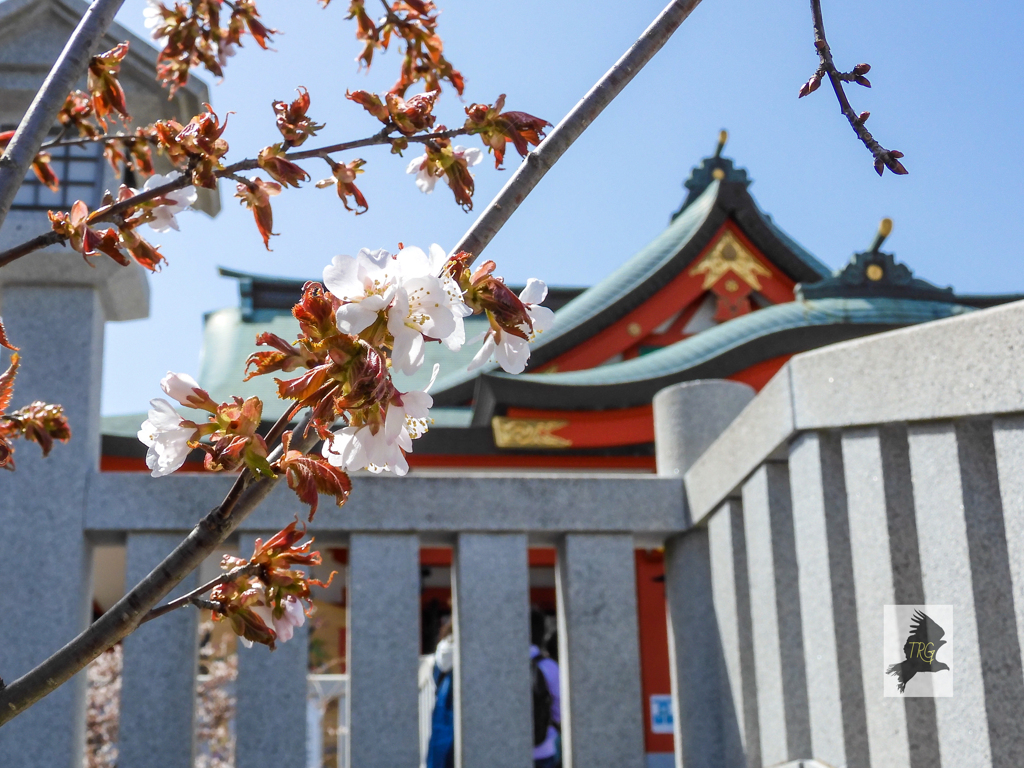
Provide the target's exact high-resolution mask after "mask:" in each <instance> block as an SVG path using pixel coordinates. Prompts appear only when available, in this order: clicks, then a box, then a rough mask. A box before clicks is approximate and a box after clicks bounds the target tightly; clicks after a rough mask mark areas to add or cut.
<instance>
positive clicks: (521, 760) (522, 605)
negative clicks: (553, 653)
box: [452, 533, 533, 768]
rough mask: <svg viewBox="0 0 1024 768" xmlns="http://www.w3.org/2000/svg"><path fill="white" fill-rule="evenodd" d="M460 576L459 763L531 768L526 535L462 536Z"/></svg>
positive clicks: (456, 594) (456, 585) (456, 592)
mask: <svg viewBox="0 0 1024 768" xmlns="http://www.w3.org/2000/svg"><path fill="white" fill-rule="evenodd" d="M454 576H455V578H454V579H453V582H452V596H453V603H454V614H455V615H454V618H455V651H456V657H457V661H456V664H455V744H456V757H455V764H456V765H457V766H459V767H460V768H530V767H531V766H532V765H533V727H532V724H533V716H532V706H533V699H532V693H531V681H530V657H529V646H530V632H529V621H530V616H529V610H530V606H529V600H530V598H529V571H528V564H527V553H526V534H520V533H506V534H490V533H460V534H459V535H458V538H457V540H456V546H455V574H454Z"/></svg>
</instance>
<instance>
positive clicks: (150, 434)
mask: <svg viewBox="0 0 1024 768" xmlns="http://www.w3.org/2000/svg"><path fill="white" fill-rule="evenodd" d="M149 404H150V406H151V407H150V410H149V418H147V419H146V420H145V421H144V422H142V428H141V429H140V430H139V440H141V441H142V442H143V443H145V444H146V445H147V446H148V447H149V450H148V451H147V452H146V466H147V467H149V468H150V469H151V470H152V471H153V472H152V474H153V477H164V476H165V475H169V474H171V472H174V471H175V470H176V469H178V468H179V467H180V466H181V465H182V464H184V463H185V458H186V457H187V456H188V454H189V451H190V450H191V449H190V448H189V447H188V441H189V440H191V439H192V437H193V436H194V435H195V433H196V430H195V428H194V427H187V426H182V418H181V416H179V415H178V412H177V411H175V410H174V408H173V407H172V406H171V404H170V403H168V402H167V401H166V400H164V399H162V398H157V399H155V400H150V401H149Z"/></svg>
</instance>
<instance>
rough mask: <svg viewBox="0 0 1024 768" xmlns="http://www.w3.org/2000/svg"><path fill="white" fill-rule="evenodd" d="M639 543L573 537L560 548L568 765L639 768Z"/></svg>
mask: <svg viewBox="0 0 1024 768" xmlns="http://www.w3.org/2000/svg"><path fill="white" fill-rule="evenodd" d="M633 546H634V545H633V539H632V537H630V536H626V535H614V534H592V535H588V534H568V535H566V536H565V538H564V539H563V540H562V541H561V543H560V544H559V547H558V566H557V570H556V584H557V593H558V611H559V614H558V643H559V645H558V648H559V661H560V664H561V678H562V692H563V693H562V749H563V755H564V761H565V763H564V764H565V766H566V768H641V766H643V764H644V725H643V717H642V715H641V712H642V710H641V707H642V706H643V705H644V704H643V702H642V701H641V698H640V648H639V636H638V629H637V613H636V564H635V562H634V550H633Z"/></svg>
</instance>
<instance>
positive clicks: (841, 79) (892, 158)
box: [799, 0, 907, 176]
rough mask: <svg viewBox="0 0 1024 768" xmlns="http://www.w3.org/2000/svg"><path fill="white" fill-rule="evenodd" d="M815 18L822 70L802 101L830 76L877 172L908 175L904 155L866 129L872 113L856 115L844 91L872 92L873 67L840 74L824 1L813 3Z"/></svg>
mask: <svg viewBox="0 0 1024 768" xmlns="http://www.w3.org/2000/svg"><path fill="white" fill-rule="evenodd" d="M811 16H812V18H813V20H814V48H815V50H816V51H817V52H818V60H819V64H818V69H817V70H816V71H815V73H814V74H813V75H811V79H810V80H808V81H807V82H806V83H804V84H803V85H802V86H800V96H799V98H803V97H804V96H806V95H808V94H809V93H813V92H814V91H816V90H817V89H818V86H819V85H821V78H822V77H824V76H826V75H827V76H828V79H829V82H830V83H832V90H833V91H835V94H836V99H838V100H839V109H840V111H841V112H842V113H843V115H844V116H845V117H846V119H847V120H848V121H849V122H850V127H851V128H853V132H854V133H856V134H857V138H858V139H860V140H861V141H862V142H863V143H864V146H865V147H867V148H868V149H869V150H870V151H871V156H872V157H874V158H875V171H877V172H878V175H879V176H881V175H882V172H883V169H885V168H888V169H889V170H890V171H892V172H893V173H895V174H897V175H903V174H906V173H907V169H906V168H904V167H903V163H901V162H900V160H899V159H900V158H901V157H903V153H902V152H899V151H898V150H895V149H886V148H885V147H883V146H882V145H881V144H879V143H878V142H877V141H875V137H874V136H872V135H871V132H870V131H869V130H868V129H867V128H865V127H864V123H866V122H867V119H868V117H869V116H870V113H869V112H861V113H860V114H858V113H857V112H855V111H854V110H853V107H852V106H850V100H849V99H848V98H847V97H846V91H845V90H844V89H843V83H857V84H858V85H863V86H865V87H866V88H870V87H871V83H870V82H869V81H868V79H867V78H866V77H864V75H866V74H867V72H868V70H870V69H871V67H870V66H869V65H868V64H858V65H857V66H856V67H854V68H853V70H852V71H851V72H840V71H839V70H838V69H837V68H836V65H835V62H834V61H833V60H832V49H831V48H829V45H828V40H826V39H825V21H824V19H823V18H822V15H821V0H811Z"/></svg>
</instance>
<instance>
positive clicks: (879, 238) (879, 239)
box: [868, 216, 892, 253]
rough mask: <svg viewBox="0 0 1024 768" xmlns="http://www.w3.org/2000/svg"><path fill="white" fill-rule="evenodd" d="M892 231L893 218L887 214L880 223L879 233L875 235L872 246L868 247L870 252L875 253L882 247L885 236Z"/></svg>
mask: <svg viewBox="0 0 1024 768" xmlns="http://www.w3.org/2000/svg"><path fill="white" fill-rule="evenodd" d="M891 232H892V219H890V218H889V217H888V216H886V217H885V218H884V219H882V220H881V221H880V222H879V223H878V234H876V235H875V239H874V240H873V241H872V243H871V247H870V248H868V252H869V253H874V252H875V251H877V250H878V249H879V248H881V247H882V243H884V242H885V238H887V237H888V236H889V233H891Z"/></svg>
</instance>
